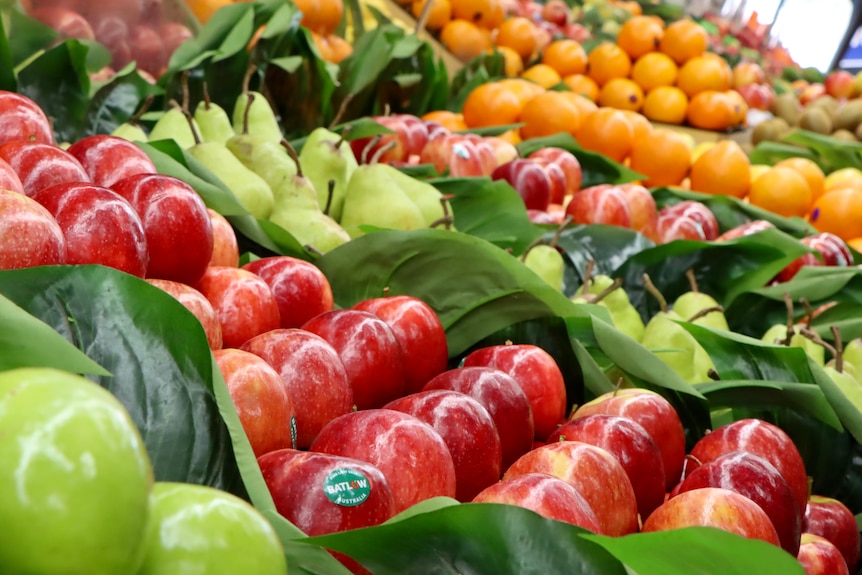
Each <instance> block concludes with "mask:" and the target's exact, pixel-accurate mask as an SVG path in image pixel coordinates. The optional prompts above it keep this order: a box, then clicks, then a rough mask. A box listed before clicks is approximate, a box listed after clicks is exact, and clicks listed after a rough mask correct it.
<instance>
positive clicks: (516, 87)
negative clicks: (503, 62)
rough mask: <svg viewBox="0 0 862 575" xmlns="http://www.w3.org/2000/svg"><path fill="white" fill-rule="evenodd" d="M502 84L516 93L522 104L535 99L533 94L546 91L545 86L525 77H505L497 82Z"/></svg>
mask: <svg viewBox="0 0 862 575" xmlns="http://www.w3.org/2000/svg"><path fill="white" fill-rule="evenodd" d="M496 83H497V84H499V85H500V86H503V87H505V88H506V89H507V90H509V91H510V92H512V93H513V94H515V96H516V97H517V98H518V100H519V101H520V102H521V105H524V104H526V103H527V102H529V101H530V100H532V99H533V96H536V95H538V94H541V93H542V92H544V91H545V89H544V88H542V87H541V86H539V85H538V84H536V83H535V82H531V81H529V80H526V79H524V78H505V79H503V80H498V81H497V82H496Z"/></svg>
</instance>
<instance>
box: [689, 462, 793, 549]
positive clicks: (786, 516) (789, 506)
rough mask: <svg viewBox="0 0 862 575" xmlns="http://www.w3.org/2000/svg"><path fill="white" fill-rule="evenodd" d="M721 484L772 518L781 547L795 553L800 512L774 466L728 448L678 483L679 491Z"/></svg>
mask: <svg viewBox="0 0 862 575" xmlns="http://www.w3.org/2000/svg"><path fill="white" fill-rule="evenodd" d="M702 487H721V488H723V489H729V490H731V491H734V492H736V493H739V494H740V495H744V496H745V497H748V498H749V499H751V500H752V501H754V502H755V503H757V504H758V505H759V506H760V508H761V509H763V510H764V511H765V512H766V514H767V515H768V516H769V519H770V520H771V521H772V525H773V526H774V527H775V531H776V533H777V534H778V540H779V541H780V542H781V547H782V548H783V549H784V550H785V551H787V552H788V553H790V554H791V555H796V552H797V551H799V537H800V536H801V535H802V513H801V512H800V511H799V507H798V506H797V505H796V499H795V498H794V496H793V491H792V490H791V489H790V485H788V483H787V481H786V480H785V479H784V477H782V476H781V473H779V472H778V469H776V468H775V466H774V465H772V464H771V463H769V462H768V461H767V460H765V459H764V458H762V457H760V456H758V455H754V454H753V453H748V452H746V451H731V452H728V453H725V454H724V455H722V456H720V457H718V458H717V459H713V460H712V461H710V462H709V463H705V464H703V465H702V466H700V467H698V468H697V469H695V470H694V471H693V472H692V473H690V474H689V475H688V477H686V478H685V479H684V480H683V481H682V482H681V483H680V485H679V491H678V492H679V493H685V492H686V491H691V490H693V489H700V488H702Z"/></svg>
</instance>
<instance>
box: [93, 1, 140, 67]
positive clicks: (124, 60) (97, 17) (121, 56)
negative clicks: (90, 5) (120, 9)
mask: <svg viewBox="0 0 862 575" xmlns="http://www.w3.org/2000/svg"><path fill="white" fill-rule="evenodd" d="M88 20H89V21H90V24H91V25H92V26H93V33H94V34H95V35H96V40H97V41H98V42H99V43H101V44H103V45H104V46H105V47H106V48H107V49H108V50H109V51H110V52H111V64H110V65H111V68H113V69H114V70H120V69H122V68H124V67H125V66H126V65H127V64H128V63H129V62H131V61H132V49H131V47H130V46H129V25H128V24H127V23H126V22H125V20H123V18H121V17H119V16H117V15H115V14H110V13H108V14H94V15H92V16H89V17H88Z"/></svg>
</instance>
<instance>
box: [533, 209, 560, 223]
mask: <svg viewBox="0 0 862 575" xmlns="http://www.w3.org/2000/svg"><path fill="white" fill-rule="evenodd" d="M527 218H529V220H530V221H531V222H532V223H534V224H556V225H560V224H562V223H563V220H564V219H565V217H562V218H561V217H559V214H556V213H553V214H552V213H551V212H547V211H545V210H527Z"/></svg>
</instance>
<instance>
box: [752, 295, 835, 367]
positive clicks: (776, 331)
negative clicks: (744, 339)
mask: <svg viewBox="0 0 862 575" xmlns="http://www.w3.org/2000/svg"><path fill="white" fill-rule="evenodd" d="M784 304H785V306H786V307H787V323H783V324H775V325H773V326H772V327H770V328H769V329H768V330H766V333H764V334H763V336H762V337H761V338H760V340H761V341H764V342H766V343H771V344H776V345H785V346H789V347H801V348H802V349H803V350H804V351H805V353H806V354H808V357H810V358H811V359H813V360H814V362H815V363H816V364H817V365H820V366H822V365H825V362H826V350H825V349H824V348H823V346H821V345H818V344H816V343H814V342H813V341H811V339H809V338H807V337H805V336H804V335H802V331H803V330H804V329H805V328H806V327H807V326H805V325H803V324H794V323H793V299H792V298H791V297H790V294H789V293H785V294H784Z"/></svg>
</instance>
